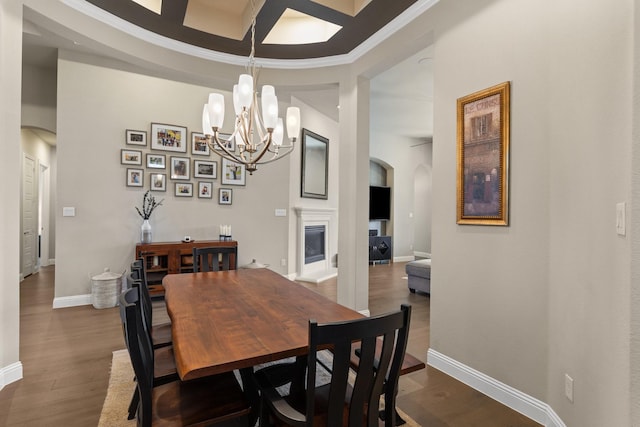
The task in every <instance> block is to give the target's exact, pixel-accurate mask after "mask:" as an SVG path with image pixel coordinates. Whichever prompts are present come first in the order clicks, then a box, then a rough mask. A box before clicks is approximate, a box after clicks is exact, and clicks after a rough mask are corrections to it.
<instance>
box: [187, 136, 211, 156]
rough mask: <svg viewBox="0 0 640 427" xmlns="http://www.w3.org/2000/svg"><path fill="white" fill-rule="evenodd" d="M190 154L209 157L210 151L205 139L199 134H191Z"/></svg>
mask: <svg viewBox="0 0 640 427" xmlns="http://www.w3.org/2000/svg"><path fill="white" fill-rule="evenodd" d="M191 154H193V155H194V156H209V155H210V154H211V151H210V149H209V144H208V143H207V137H206V136H205V135H204V134H203V133H200V132H191Z"/></svg>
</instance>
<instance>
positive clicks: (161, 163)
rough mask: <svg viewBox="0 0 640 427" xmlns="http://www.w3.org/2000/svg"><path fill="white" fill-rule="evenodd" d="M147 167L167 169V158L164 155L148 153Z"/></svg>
mask: <svg viewBox="0 0 640 427" xmlns="http://www.w3.org/2000/svg"><path fill="white" fill-rule="evenodd" d="M147 167H148V168H149V169H166V168H167V156H165V155H164V154H156V153H147Z"/></svg>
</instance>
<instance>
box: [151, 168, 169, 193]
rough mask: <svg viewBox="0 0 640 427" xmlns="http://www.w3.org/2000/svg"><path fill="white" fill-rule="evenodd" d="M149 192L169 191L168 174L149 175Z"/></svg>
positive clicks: (152, 173) (153, 173)
mask: <svg viewBox="0 0 640 427" xmlns="http://www.w3.org/2000/svg"><path fill="white" fill-rule="evenodd" d="M149 190H151V191H167V174H166V173H155V172H151V173H150V174H149Z"/></svg>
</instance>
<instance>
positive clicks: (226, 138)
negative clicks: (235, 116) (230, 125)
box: [214, 133, 236, 153]
mask: <svg viewBox="0 0 640 427" xmlns="http://www.w3.org/2000/svg"><path fill="white" fill-rule="evenodd" d="M218 139H219V140H220V142H222V143H224V146H225V147H226V149H227V150H229V152H231V153H233V152H235V151H236V141H235V139H232V138H231V134H230V133H218ZM214 148H215V149H216V151H222V148H220V147H219V146H218V145H217V144H216V145H215V146H214Z"/></svg>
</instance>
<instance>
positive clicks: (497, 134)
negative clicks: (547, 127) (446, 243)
mask: <svg viewBox="0 0 640 427" xmlns="http://www.w3.org/2000/svg"><path fill="white" fill-rule="evenodd" d="M510 87H511V85H510V82H504V83H500V84H498V85H495V86H492V87H489V88H487V89H484V90H481V91H478V92H475V93H472V94H470V95H467V96H465V97H462V98H459V99H458V100H457V119H458V123H457V152H458V156H457V175H458V177H457V178H458V179H457V193H458V194H457V223H458V224H473V225H497V226H507V225H509V215H508V213H509V212H508V209H509V203H508V195H509V192H508V187H509V185H508V184H509V182H508V178H509V170H508V169H509V120H510V118H509V117H510V111H509V108H510Z"/></svg>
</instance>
